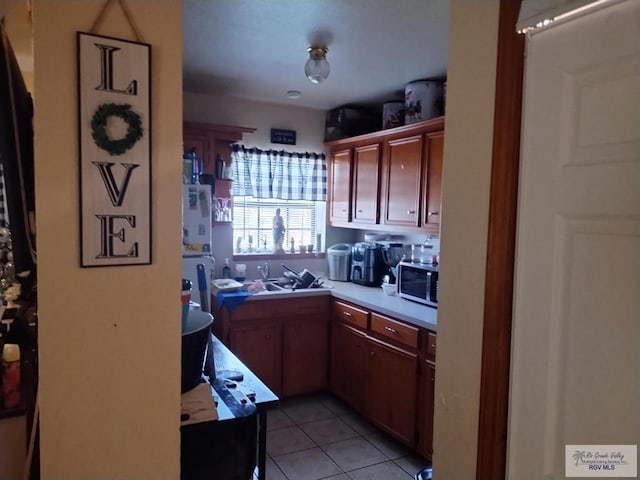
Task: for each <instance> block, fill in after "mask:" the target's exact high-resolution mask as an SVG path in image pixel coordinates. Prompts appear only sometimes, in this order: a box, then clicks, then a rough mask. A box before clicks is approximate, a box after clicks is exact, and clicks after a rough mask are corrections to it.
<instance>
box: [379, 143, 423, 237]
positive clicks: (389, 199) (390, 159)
mask: <svg viewBox="0 0 640 480" xmlns="http://www.w3.org/2000/svg"><path fill="white" fill-rule="evenodd" d="M422 137H423V136H422V135H415V136H412V137H403V138H398V139H393V140H389V141H387V142H386V146H385V162H384V188H383V191H384V202H383V203H384V217H383V219H382V223H383V224H384V225H397V226H406V227H418V226H419V223H418V219H419V218H420V217H419V215H418V209H419V206H420V184H421V182H420V179H421V175H420V172H421V171H422V142H423V140H422Z"/></svg>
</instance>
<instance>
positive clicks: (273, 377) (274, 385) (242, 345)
mask: <svg viewBox="0 0 640 480" xmlns="http://www.w3.org/2000/svg"><path fill="white" fill-rule="evenodd" d="M229 346H230V348H231V350H233V352H234V353H235V354H236V355H237V356H238V358H239V359H240V360H242V361H243V362H244V364H245V365H246V366H247V367H249V368H250V369H251V371H253V373H255V374H256V375H257V376H258V377H259V378H260V380H262V381H263V382H264V383H265V384H266V385H267V386H268V387H269V388H270V389H272V390H274V389H278V390H279V389H280V372H281V368H280V334H279V326H278V324H277V322H275V321H272V320H267V321H263V320H246V321H245V322H243V323H242V325H237V326H235V325H234V327H233V328H231V330H230V332H229Z"/></svg>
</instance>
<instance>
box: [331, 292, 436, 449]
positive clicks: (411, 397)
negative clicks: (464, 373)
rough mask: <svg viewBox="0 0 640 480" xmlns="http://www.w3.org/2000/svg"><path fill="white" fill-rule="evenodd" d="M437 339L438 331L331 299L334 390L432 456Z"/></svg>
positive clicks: (409, 443) (375, 421) (332, 389)
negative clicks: (436, 333) (436, 332)
mask: <svg viewBox="0 0 640 480" xmlns="http://www.w3.org/2000/svg"><path fill="white" fill-rule="evenodd" d="M435 339H436V335H435V333H434V332H431V331H428V330H425V329H421V328H418V327H416V326H414V325H409V324H407V323H405V322H402V321H400V320H397V319H394V318H390V317H388V316H386V315H381V314H379V313H377V312H372V311H368V310H366V309H364V308H362V307H360V306H358V305H353V304H351V303H348V302H344V301H341V300H333V306H332V321H331V350H330V354H331V355H330V366H331V369H330V380H329V385H330V388H331V391H332V392H333V393H334V394H336V395H337V396H339V397H340V398H342V399H343V400H345V401H346V402H347V403H348V404H349V405H351V406H352V407H353V408H354V409H355V410H356V411H358V412H360V413H361V414H363V415H364V416H366V417H367V418H368V419H369V420H370V421H371V422H373V423H374V424H376V425H377V426H378V427H379V428H381V429H383V430H385V431H386V432H387V433H389V434H391V435H392V436H394V437H395V438H396V439H398V440H400V441H401V442H402V443H404V444H405V445H407V446H409V447H411V448H414V449H416V451H418V452H419V453H421V454H423V455H424V456H427V457H428V458H431V457H430V455H431V448H432V447H431V442H432V440H431V439H432V435H433V378H435V363H434V362H435ZM426 366H428V367H429V369H427V368H426Z"/></svg>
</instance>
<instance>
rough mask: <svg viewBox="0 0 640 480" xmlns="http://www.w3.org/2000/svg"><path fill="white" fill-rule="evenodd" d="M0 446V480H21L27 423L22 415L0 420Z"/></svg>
mask: <svg viewBox="0 0 640 480" xmlns="http://www.w3.org/2000/svg"><path fill="white" fill-rule="evenodd" d="M0 445H2V448H0V479H2V480H20V479H22V474H23V471H24V464H25V458H26V445H27V421H26V417H25V416H24V415H22V416H20V417H11V418H3V419H1V420H0Z"/></svg>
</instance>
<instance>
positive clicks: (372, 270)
mask: <svg viewBox="0 0 640 480" xmlns="http://www.w3.org/2000/svg"><path fill="white" fill-rule="evenodd" d="M385 267H386V266H385V263H384V259H383V258H382V247H381V246H380V245H377V244H375V243H372V242H360V243H356V244H354V245H353V248H352V250H351V281H352V282H353V283H357V284H359V285H364V286H366V287H379V286H380V284H381V283H382V276H383V275H384V272H385Z"/></svg>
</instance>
